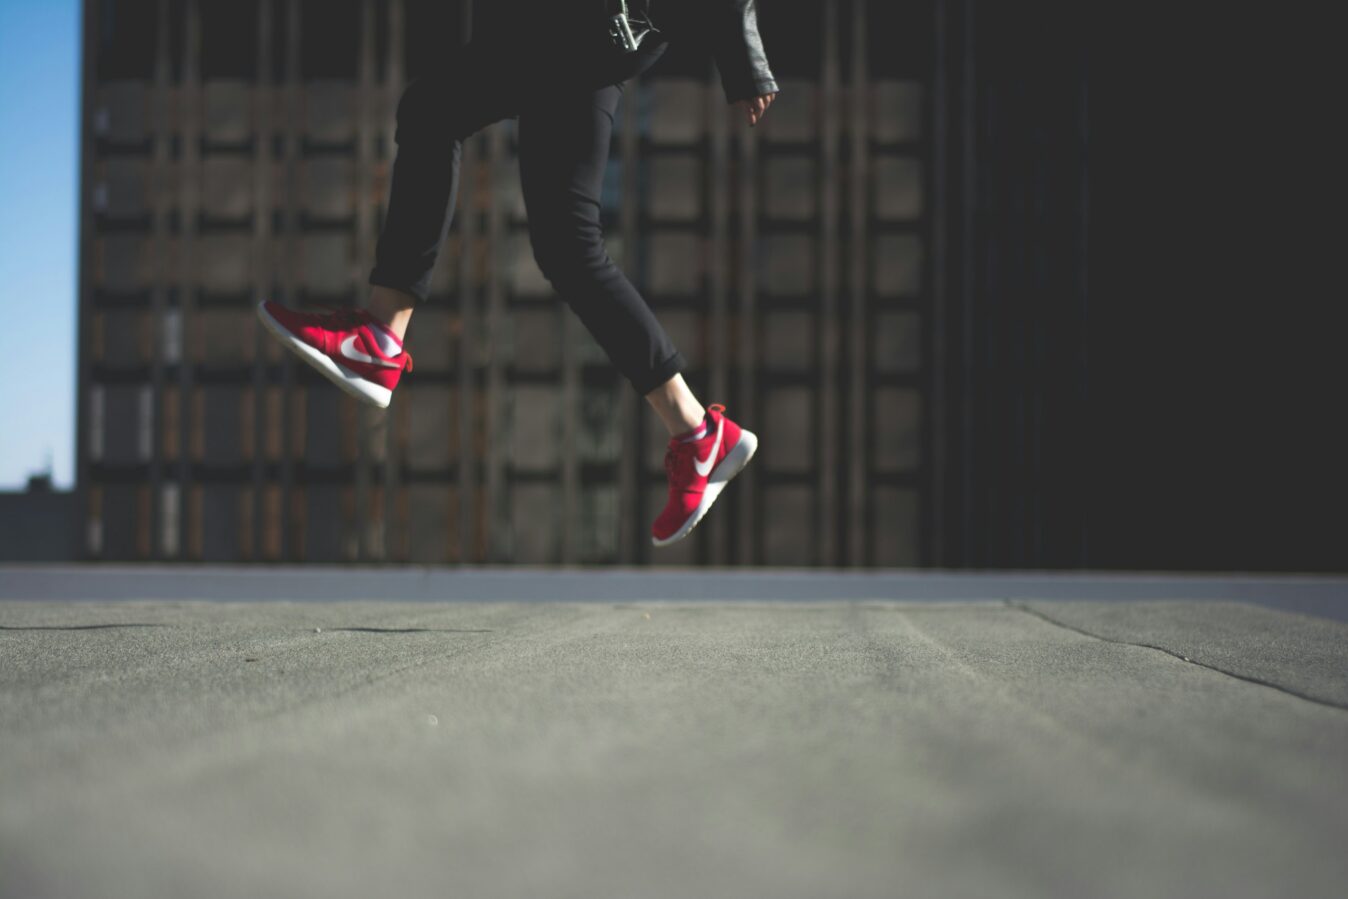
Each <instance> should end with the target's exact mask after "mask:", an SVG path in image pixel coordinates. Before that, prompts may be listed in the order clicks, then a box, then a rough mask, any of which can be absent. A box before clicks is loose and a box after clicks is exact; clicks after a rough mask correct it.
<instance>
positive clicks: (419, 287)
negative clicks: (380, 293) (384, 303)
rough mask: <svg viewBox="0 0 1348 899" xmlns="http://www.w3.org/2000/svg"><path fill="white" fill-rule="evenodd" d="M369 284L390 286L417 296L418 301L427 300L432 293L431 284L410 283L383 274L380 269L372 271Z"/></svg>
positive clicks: (372, 285)
mask: <svg viewBox="0 0 1348 899" xmlns="http://www.w3.org/2000/svg"><path fill="white" fill-rule="evenodd" d="M369 284H370V286H371V287H389V288H392V289H393V290H400V291H402V292H403V293H406V294H410V295H412V296H414V297H416V298H417V302H418V303H424V302H426V299H427V297H429V296H430V295H431V289H430V285H429V284H423V283H421V282H417V283H415V284H408V283H407V282H406V281H405V280H399V279H397V278H392V277H389V276H388V275H385V274H383V273H382V272H380V271H379V269H375V270H374V271H372V272H370V277H369Z"/></svg>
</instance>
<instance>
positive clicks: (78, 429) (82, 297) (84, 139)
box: [75, 0, 101, 559]
mask: <svg viewBox="0 0 1348 899" xmlns="http://www.w3.org/2000/svg"><path fill="white" fill-rule="evenodd" d="M100 27H101V22H100V21H99V4H97V3H93V2H89V0H86V2H85V4H84V33H83V35H82V36H81V37H82V43H83V46H82V48H81V49H82V54H83V61H84V66H83V68H82V70H81V81H82V85H81V87H82V89H81V91H80V194H79V207H78V208H79V216H80V219H79V239H80V246H79V262H80V264H79V272H78V274H77V276H76V277H77V278H78V284H79V287H78V290H79V307H78V308H79V313H78V319H77V321H78V336H77V338H76V340H77V342H78V347H77V350H76V352H77V357H76V366H77V380H76V385H77V387H76V390H75V504H76V505H75V507H76V509H78V510H79V511H78V515H79V546H80V552H79V557H80V558H82V559H89V558H92V557H93V553H92V552H91V551H90V547H89V524H90V515H89V511H90V510H89V502H90V496H91V493H90V490H91V488H92V487H93V486H94V485H93V484H92V483H91V479H92V476H93V470H92V466H91V465H90V461H89V438H90V436H91V435H90V433H89V391H90V390H91V389H92V378H91V374H92V365H91V364H90V362H91V360H90V358H89V355H90V352H91V350H92V347H91V341H90V320H91V317H92V316H93V287H92V284H91V283H90V282H91V281H92V278H91V273H92V272H93V258H94V234H93V216H92V215H91V214H90V202H89V197H90V195H91V191H92V188H93V165H94V148H95V142H94V139H93V136H92V133H91V132H92V129H91V127H90V125H91V123H92V122H93V111H94V98H95V95H96V93H97V90H98V56H97V53H96V49H95V48H97V46H98V42H97V37H96V35H97V34H98V30H99V28H100Z"/></svg>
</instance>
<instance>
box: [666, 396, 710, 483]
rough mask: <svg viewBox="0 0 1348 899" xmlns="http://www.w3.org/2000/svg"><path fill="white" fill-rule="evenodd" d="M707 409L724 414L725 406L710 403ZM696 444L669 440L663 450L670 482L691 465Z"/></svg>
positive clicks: (692, 441) (694, 441)
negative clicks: (681, 470)
mask: <svg viewBox="0 0 1348 899" xmlns="http://www.w3.org/2000/svg"><path fill="white" fill-rule="evenodd" d="M707 408H708V409H709V410H710V409H715V410H717V411H718V412H725V406H723V405H721V404H720V403H712V404H711V405H710V406H708V407H707ZM698 443H699V441H697V440H689V441H686V442H680V441H678V440H675V439H674V438H672V437H671V438H670V442H669V446H668V448H667V449H666V450H665V472H666V473H668V475H669V477H670V479H671V480H674V478H675V476H676V475H677V474H678V473H679V471H680V469H687V468H688V467H689V466H690V465H692V462H693V459H694V458H696V456H697V445H698Z"/></svg>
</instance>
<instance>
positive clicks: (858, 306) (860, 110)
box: [839, 0, 871, 566]
mask: <svg viewBox="0 0 1348 899" xmlns="http://www.w3.org/2000/svg"><path fill="white" fill-rule="evenodd" d="M866 50H867V47H866V0H852V104H851V108H850V110H849V111H850V113H851V123H850V124H851V149H852V158H851V171H850V173H849V175H850V183H851V197H850V201H849V206H850V212H851V234H850V236H849V237H850V241H851V246H850V250H851V258H850V263H851V264H850V276H849V279H848V280H849V282H850V284H849V287H850V290H851V295H852V297H851V299H852V303H851V305H852V321H851V335H850V341H849V346H850V350H849V353H848V355H849V357H850V358H849V360H848V361H849V362H850V363H851V371H850V372H849V375H848V381H849V382H850V384H851V387H852V390H851V397H850V399H851V409H850V411H849V413H848V422H849V425H850V428H849V436H848V450H849V453H848V460H847V472H848V475H849V484H848V491H847V495H848V500H847V517H848V522H847V547H846V550H845V553H846V559H845V561H846V563H847V564H848V565H853V566H860V565H864V564H866V545H867V542H868V534H867V522H868V520H869V516H868V515H867V508H866V501H867V496H868V491H867V490H866V485H867V482H868V480H869V478H868V474H869V472H867V470H866V459H867V458H868V456H869V454H868V453H867V451H866V434H867V433H868V422H869V419H870V416H869V415H867V414H866V407H867V403H868V400H869V393H870V387H869V383H868V382H869V379H868V378H867V372H868V371H869V369H870V360H869V359H868V358H867V353H866V345H867V343H868V342H869V341H868V339H867V337H868V335H869V333H870V321H869V309H868V305H869V304H868V300H869V294H870V278H869V277H868V276H867V265H866V263H867V261H868V259H869V257H870V239H871V234H870V183H869V174H870V173H869V163H870V136H869V134H868V132H867V128H866V125H867V121H868V118H869V112H870V109H869V106H870V103H869V101H870V73H869V72H868V70H867V58H866ZM843 554H844V552H843V550H841V549H840V551H839V557H840V558H839V562H842V561H843V558H842V556H843Z"/></svg>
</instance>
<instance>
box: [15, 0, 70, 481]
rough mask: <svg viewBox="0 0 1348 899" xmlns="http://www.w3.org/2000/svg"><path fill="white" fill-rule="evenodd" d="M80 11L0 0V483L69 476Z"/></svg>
mask: <svg viewBox="0 0 1348 899" xmlns="http://www.w3.org/2000/svg"><path fill="white" fill-rule="evenodd" d="M80 15H81V11H80V4H79V3H78V2H77V0H0V198H3V201H4V212H5V214H4V216H3V217H0V307H2V308H3V309H4V313H5V320H6V322H8V323H9V328H7V329H6V331H7V333H6V335H5V346H4V348H3V351H0V397H3V399H4V416H3V418H0V490H10V489H14V488H18V487H22V486H23V485H24V483H25V482H26V481H27V477H28V474H29V473H31V472H35V471H39V470H42V469H43V468H44V467H45V466H46V460H47V454H48V452H50V453H51V460H52V470H53V473H54V474H55V477H56V483H57V484H58V485H59V486H66V487H69V486H72V485H73V483H74V473H75V340H76V330H75V321H76V317H75V308H76V296H75V293H76V284H77V262H76V261H77V258H78V255H77V248H78V240H79V226H78V217H77V211H78V210H77V193H78V185H79V101H80V78H79V66H80V54H79V38H80Z"/></svg>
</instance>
